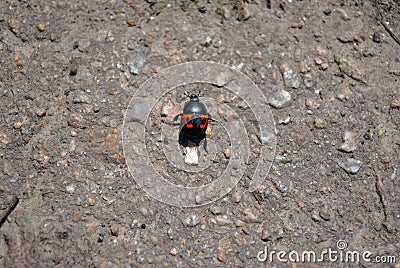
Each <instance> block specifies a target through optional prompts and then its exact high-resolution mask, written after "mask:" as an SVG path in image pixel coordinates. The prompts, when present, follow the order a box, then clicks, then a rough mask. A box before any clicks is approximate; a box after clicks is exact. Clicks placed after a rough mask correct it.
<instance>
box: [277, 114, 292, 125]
mask: <svg viewBox="0 0 400 268" xmlns="http://www.w3.org/2000/svg"><path fill="white" fill-rule="evenodd" d="M290 120H291V118H290V115H288V116H287V117H285V118H283V119H280V120H279V121H278V124H280V125H281V124H282V125H287V124H289V123H290Z"/></svg>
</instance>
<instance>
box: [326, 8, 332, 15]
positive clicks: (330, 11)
mask: <svg viewBox="0 0 400 268" xmlns="http://www.w3.org/2000/svg"><path fill="white" fill-rule="evenodd" d="M331 13H332V10H330V9H325V10H324V14H325V15H326V16H329V15H330V14H331Z"/></svg>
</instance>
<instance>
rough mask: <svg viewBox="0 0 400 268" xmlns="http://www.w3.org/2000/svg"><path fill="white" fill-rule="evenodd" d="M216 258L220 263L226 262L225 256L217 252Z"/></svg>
mask: <svg viewBox="0 0 400 268" xmlns="http://www.w3.org/2000/svg"><path fill="white" fill-rule="evenodd" d="M217 258H218V260H219V261H220V262H226V256H225V254H224V253H223V252H219V253H218V256H217Z"/></svg>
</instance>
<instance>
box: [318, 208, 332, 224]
mask: <svg viewBox="0 0 400 268" xmlns="http://www.w3.org/2000/svg"><path fill="white" fill-rule="evenodd" d="M319 216H320V217H321V218H322V219H324V220H326V221H330V220H331V218H332V216H331V212H330V209H329V207H328V205H324V207H323V208H322V209H321V210H320V212H319Z"/></svg>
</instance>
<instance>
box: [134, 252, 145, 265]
mask: <svg viewBox="0 0 400 268" xmlns="http://www.w3.org/2000/svg"><path fill="white" fill-rule="evenodd" d="M145 260H146V259H145V257H144V256H143V255H141V254H137V255H136V261H137V262H138V263H143V262H144V261H145Z"/></svg>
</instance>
